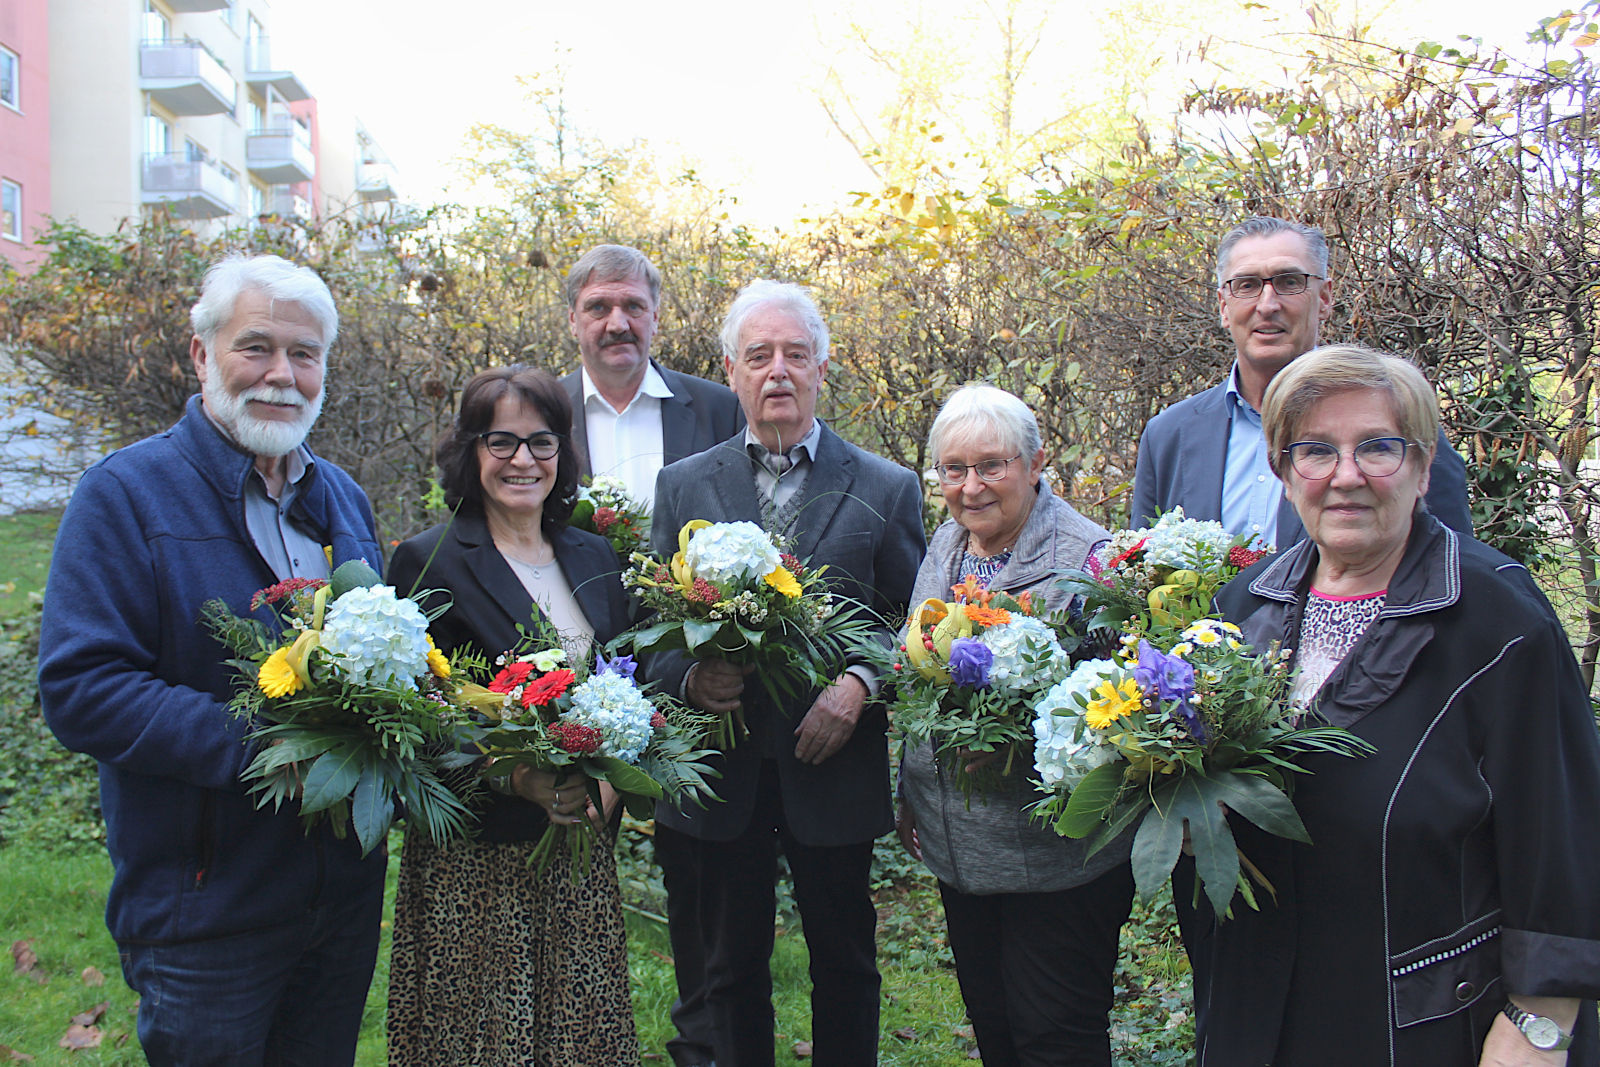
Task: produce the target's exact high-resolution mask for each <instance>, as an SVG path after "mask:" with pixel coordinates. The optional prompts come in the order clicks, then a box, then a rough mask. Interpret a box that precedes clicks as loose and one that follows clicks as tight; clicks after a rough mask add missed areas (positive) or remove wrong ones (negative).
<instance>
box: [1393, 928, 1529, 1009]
mask: <svg viewBox="0 0 1600 1067" xmlns="http://www.w3.org/2000/svg"><path fill="white" fill-rule="evenodd" d="M1389 982H1390V988H1391V989H1392V990H1393V994H1394V1015H1395V1025H1396V1026H1402V1027H1404V1026H1414V1025H1416V1024H1417V1023H1424V1022H1428V1021H1429V1020H1431V1019H1440V1018H1443V1017H1444V1016H1446V1015H1453V1014H1455V1013H1456V1012H1458V1011H1462V1010H1463V1009H1465V1008H1467V1007H1470V1006H1471V1005H1472V1004H1474V1003H1476V1002H1477V1001H1479V1000H1481V999H1482V998H1483V997H1484V995H1485V994H1487V993H1489V992H1490V991H1491V990H1494V991H1495V992H1496V994H1497V995H1500V994H1501V992H1502V991H1501V990H1499V985H1500V912H1499V911H1498V910H1496V911H1493V912H1490V913H1489V914H1488V915H1484V916H1481V917H1479V918H1477V919H1474V920H1473V921H1472V922H1470V923H1468V924H1467V925H1465V926H1463V927H1462V928H1461V929H1459V930H1457V931H1456V932H1455V933H1452V934H1448V935H1446V936H1444V937H1440V938H1435V939H1434V940H1432V941H1428V942H1425V943H1423V944H1421V945H1418V946H1416V947H1415V948H1412V949H1408V950H1407V951H1405V952H1402V953H1400V954H1398V955H1395V956H1391V957H1389Z"/></svg>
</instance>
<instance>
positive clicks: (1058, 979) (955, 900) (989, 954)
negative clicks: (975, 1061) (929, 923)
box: [939, 863, 1134, 1067]
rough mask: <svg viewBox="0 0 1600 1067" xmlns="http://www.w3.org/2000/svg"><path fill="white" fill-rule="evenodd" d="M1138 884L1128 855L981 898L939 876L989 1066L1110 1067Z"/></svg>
mask: <svg viewBox="0 0 1600 1067" xmlns="http://www.w3.org/2000/svg"><path fill="white" fill-rule="evenodd" d="M1133 888H1134V887H1133V871H1132V869H1131V868H1129V866H1128V865H1127V864H1126V863H1124V864H1122V865H1121V866H1120V867H1117V868H1115V869H1113V870H1111V871H1108V872H1107V873H1105V874H1103V875H1101V876H1100V877H1099V878H1097V879H1095V880H1094V881H1092V882H1089V883H1087V884H1085V885H1080V886H1074V887H1073V888H1071V889H1063V890H1059V891H1057V892H1053V893H996V894H992V895H985V896H973V895H970V894H967V893H961V892H957V891H956V890H955V889H953V888H951V887H950V886H949V885H947V884H946V883H944V882H940V883H939V893H940V896H942V897H943V899H944V914H945V921H946V922H947V923H948V925H949V928H950V948H951V951H952V952H954V953H955V957H956V978H957V980H958V981H959V982H960V983H961V999H962V1000H964V1001H966V1005H967V1015H968V1016H969V1017H970V1018H971V1019H972V1029H973V1032H974V1033H975V1034H976V1035H977V1039H978V1051H979V1052H980V1053H981V1054H982V1056H983V1063H984V1067H1068V1065H1071V1067H1079V1065H1082V1067H1091V1065H1092V1067H1110V1064H1111V1038H1110V1035H1109V1034H1108V1026H1109V1022H1108V1019H1107V1016H1108V1014H1109V1012H1110V1011H1111V1001H1112V992H1111V982H1112V976H1113V974H1114V973H1115V971H1116V966H1117V940H1118V933H1119V931H1121V929H1122V924H1123V923H1125V922H1127V921H1128V913H1129V912H1130V911H1131V910H1132V908H1133Z"/></svg>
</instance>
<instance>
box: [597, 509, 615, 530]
mask: <svg viewBox="0 0 1600 1067" xmlns="http://www.w3.org/2000/svg"><path fill="white" fill-rule="evenodd" d="M616 524H617V509H616V508H596V509H595V512H594V528H595V529H596V530H599V531H600V532H601V533H602V534H604V533H606V532H607V531H609V530H610V529H611V527H613V526H615V525H616Z"/></svg>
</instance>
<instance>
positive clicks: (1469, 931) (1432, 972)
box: [1196, 346, 1600, 1067]
mask: <svg viewBox="0 0 1600 1067" xmlns="http://www.w3.org/2000/svg"><path fill="white" fill-rule="evenodd" d="M1263 421H1264V428H1265V433H1266V438H1267V445H1268V449H1269V456H1270V457H1271V459H1272V463H1273V467H1274V470H1275V471H1276V472H1277V474H1278V476H1279V478H1281V479H1282V480H1283V482H1284V486H1285V492H1286V494H1287V495H1288V497H1289V499H1290V500H1291V502H1292V503H1293V504H1294V505H1295V508H1296V510H1297V511H1298V512H1299V514H1300V518H1301V519H1302V521H1304V523H1305V526H1306V531H1307V537H1308V539H1307V540H1306V541H1303V542H1301V543H1300V544H1298V545H1296V546H1295V547H1293V548H1291V549H1289V550H1287V551H1285V552H1283V553H1282V554H1280V555H1278V556H1276V557H1268V559H1266V560H1264V561H1262V562H1261V563H1259V564H1257V565H1256V567H1254V568H1252V569H1251V570H1248V571H1246V572H1244V573H1243V574H1241V575H1240V576H1239V577H1238V578H1237V579H1236V580H1235V581H1233V582H1232V583H1230V584H1229V585H1228V586H1227V588H1226V589H1224V590H1223V592H1222V594H1221V596H1220V597H1219V599H1218V604H1219V606H1220V607H1221V609H1222V610H1223V611H1224V613H1225V615H1226V617H1227V618H1229V619H1231V620H1233V621H1234V622H1237V623H1238V624H1239V625H1240V626H1241V627H1242V628H1243V630H1244V634H1245V637H1246V638H1247V640H1248V641H1249V642H1250V643H1251V645H1253V646H1254V647H1256V648H1265V647H1266V646H1267V645H1268V644H1269V643H1270V642H1272V641H1275V640H1277V641H1282V642H1283V647H1285V648H1287V649H1292V650H1293V661H1292V662H1293V665H1294V667H1295V669H1296V684H1295V690H1294V691H1295V698H1296V700H1297V701H1298V702H1299V703H1301V705H1302V706H1303V707H1305V708H1306V709H1307V711H1308V712H1309V713H1312V714H1314V715H1315V717H1317V718H1318V719H1321V720H1325V721H1327V722H1329V723H1332V724H1334V725H1336V726H1342V727H1346V728H1348V729H1350V730H1351V731H1353V732H1354V733H1356V734H1357V735H1359V736H1360V737H1362V738H1364V739H1366V740H1367V741H1368V742H1370V743H1371V744H1372V745H1373V747H1374V749H1375V751H1374V753H1373V754H1372V755H1369V756H1366V757H1364V758H1356V759H1347V758H1342V757H1338V756H1331V755H1312V756H1306V757H1304V758H1303V760H1302V763H1303V765H1304V766H1305V768H1306V769H1307V770H1308V771H1310V772H1312V773H1310V774H1307V775H1301V776H1297V778H1296V789H1295V794H1294V801H1295V807H1296V808H1297V809H1298V810H1299V812H1300V814H1301V816H1302V818H1303V819H1304V821H1305V825H1306V829H1307V831H1308V832H1309V834H1310V837H1311V840H1312V842H1313V844H1309V845H1306V844H1297V843H1293V842H1289V841H1287V840H1285V839H1283V838H1278V837H1272V836H1269V835H1266V834H1264V833H1262V832H1260V831H1258V830H1256V829H1255V828H1254V827H1253V826H1250V825H1249V824H1247V823H1245V822H1244V821H1243V820H1241V819H1238V818H1231V819H1230V823H1231V825H1232V826H1233V828H1234V832H1235V834H1236V836H1237V840H1238V844H1239V847H1240V849H1241V850H1242V851H1243V852H1244V854H1245V855H1246V856H1248V857H1249V858H1250V859H1251V860H1252V861H1253V862H1255V863H1256V864H1257V866H1258V867H1260V868H1261V870H1262V871H1263V872H1264V874H1265V875H1266V877H1267V878H1268V880H1269V881H1271V882H1272V884H1273V886H1274V887H1275V889H1276V901H1275V902H1274V899H1273V898H1272V897H1270V896H1267V895H1264V894H1262V895H1260V900H1261V910H1260V911H1259V912H1257V911H1252V910H1250V909H1249V908H1247V907H1245V906H1243V905H1242V904H1239V903H1235V906H1234V909H1233V918H1231V919H1228V920H1227V921H1224V922H1220V923H1218V922H1215V921H1212V922H1211V923H1210V924H1209V925H1208V936H1207V937H1206V938H1205V939H1204V940H1208V941H1209V944H1207V943H1202V944H1201V945H1199V946H1197V947H1198V948H1199V950H1200V951H1199V952H1198V953H1197V958H1198V959H1199V960H1200V961H1201V964H1202V969H1201V970H1198V971H1197V974H1196V1007H1197V1010H1198V1014H1199V1022H1200V1026H1199V1031H1198V1033H1197V1039H1198V1044H1199V1046H1200V1047H1199V1049H1198V1051H1199V1062H1200V1063H1201V1064H1202V1065H1210V1067H1242V1065H1253V1064H1273V1065H1276V1067H1307V1065H1323V1064H1327V1065H1330V1067H1331V1065H1334V1064H1338V1065H1341V1067H1343V1065H1347V1064H1360V1065H1362V1067H1376V1065H1381V1064H1389V1065H1407V1067H1409V1065H1412V1064H1420V1065H1428V1067H1435V1065H1438V1067H1450V1065H1455V1067H1472V1065H1474V1064H1482V1065H1490V1064H1493V1065H1497V1067H1499V1065H1509V1064H1562V1063H1571V1064H1579V1063H1582V1064H1590V1065H1592V1064H1594V1063H1595V1062H1596V1041H1595V1029H1596V1027H1595V1022H1596V1018H1595V1006H1594V1004H1593V1003H1592V998H1594V997H1595V996H1596V995H1597V994H1600V906H1597V905H1600V847H1597V845H1600V741H1597V737H1596V732H1595V723H1594V718H1593V714H1592V712H1591V710H1590V705H1589V700H1588V694H1587V692H1586V691H1585V687H1584V685H1583V680H1582V678H1581V676H1580V675H1579V673H1578V669H1577V664H1576V661H1575V660H1574V658H1573V655H1572V650H1571V646H1570V645H1569V643H1568V640H1567V635H1566V634H1565V632H1564V631H1563V630H1562V628H1561V625H1560V623H1559V622H1558V621H1557V619H1556V617H1555V615H1554V613H1553V612H1552V611H1551V609H1550V605H1549V603H1548V602H1547V601H1546V600H1545V598H1544V596H1543V595H1542V594H1541V593H1540V592H1539V590H1538V588H1537V587H1536V586H1535V585H1534V583H1533V581H1532V580H1531V578H1530V577H1529V575H1528V572H1527V571H1526V570H1525V569H1524V568H1522V567H1521V566H1520V565H1518V564H1516V563H1515V562H1513V561H1512V560H1510V559H1508V558H1507V557H1505V556H1503V555H1501V554H1500V553H1498V552H1495V551H1494V550H1493V549H1490V548H1488V547H1487V546H1485V545H1482V544H1480V543H1478V542H1476V541H1473V540H1471V539H1469V538H1463V537H1460V536H1459V535H1457V534H1456V533H1454V532H1453V531H1451V530H1449V529H1447V528H1445V527H1443V526H1442V525H1440V524H1439V523H1438V522H1437V521H1436V520H1435V519H1434V518H1433V517H1432V516H1431V515H1429V514H1427V512H1426V511H1425V510H1424V509H1423V508H1422V505H1421V502H1422V497H1423V494H1424V493H1425V492H1426V491H1427V487H1428V470H1429V465H1430V464H1431V462H1432V459H1433V455H1432V451H1433V445H1432V442H1434V441H1436V440H1437V428H1438V407H1437V403H1436V401H1435V400H1434V396H1433V392H1432V390H1431V389H1430V388H1429V386H1428V384H1427V382H1426V381H1425V380H1424V379H1423V378H1422V375H1421V374H1420V373H1419V372H1418V371H1417V370H1416V368H1414V367H1412V366H1411V365H1410V364H1408V363H1406V362H1405V361H1404V360H1402V359H1399V358H1398V357H1395V356H1389V355H1384V354H1381V353H1377V352H1372V351H1370V350H1367V349H1362V348H1356V347H1351V346H1333V347H1328V348H1322V349H1317V350H1315V351H1313V352H1311V353H1308V354H1307V355H1304V356H1301V357H1300V358H1299V359H1297V360H1295V362H1293V363H1292V364H1290V365H1289V367H1288V368H1287V369H1285V370H1284V371H1282V372H1281V373H1280V374H1279V375H1278V377H1277V378H1276V379H1275V380H1274V381H1273V383H1272V386H1271V388H1270V389H1269V390H1268V392H1267V394H1266V403H1265V410H1264V411H1263ZM1583 1001H1588V1002H1587V1003H1583V1004H1582V1005H1581V1010H1580V1002H1583ZM1575 1027H1576V1030H1577V1034H1576V1039H1575V1041H1574V1040H1573V1031H1574V1028H1575ZM1569 1041H1572V1042H1573V1043H1572V1044H1571V1050H1570V1053H1569V1052H1567V1051H1564V1050H1565V1049H1566V1048H1567V1044H1568V1042H1569ZM1569 1055H1570V1057H1571V1058H1570V1060H1569V1059H1568V1056H1569Z"/></svg>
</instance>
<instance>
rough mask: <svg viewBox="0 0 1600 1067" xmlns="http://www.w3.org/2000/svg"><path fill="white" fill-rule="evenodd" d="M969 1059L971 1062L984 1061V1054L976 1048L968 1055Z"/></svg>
mask: <svg viewBox="0 0 1600 1067" xmlns="http://www.w3.org/2000/svg"><path fill="white" fill-rule="evenodd" d="M967 1059H969V1060H981V1059H983V1053H981V1052H979V1051H978V1050H977V1049H976V1048H974V1049H973V1050H972V1051H971V1052H968V1053H967Z"/></svg>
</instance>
